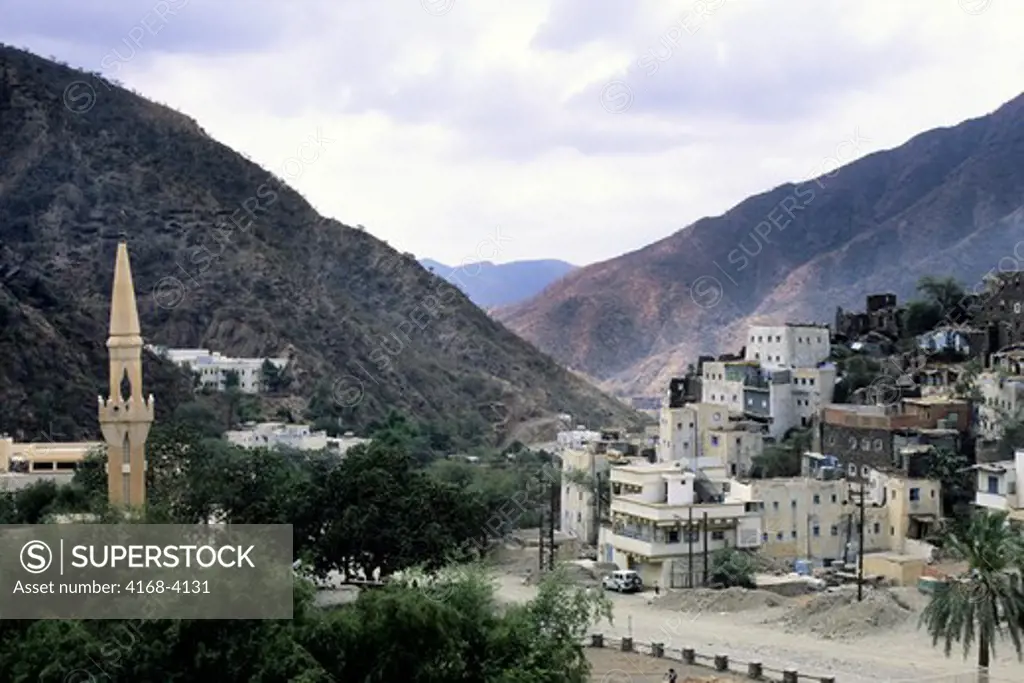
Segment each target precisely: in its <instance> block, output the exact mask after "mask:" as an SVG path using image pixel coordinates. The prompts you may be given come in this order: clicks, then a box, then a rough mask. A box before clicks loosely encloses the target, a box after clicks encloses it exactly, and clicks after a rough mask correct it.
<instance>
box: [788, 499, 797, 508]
mask: <svg viewBox="0 0 1024 683" xmlns="http://www.w3.org/2000/svg"><path fill="white" fill-rule="evenodd" d="M789 507H791V508H793V509H794V510H796V501H795V500H791V501H789Z"/></svg>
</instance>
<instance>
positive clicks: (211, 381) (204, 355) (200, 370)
mask: <svg viewBox="0 0 1024 683" xmlns="http://www.w3.org/2000/svg"><path fill="white" fill-rule="evenodd" d="M149 349H150V350H151V351H153V352H154V353H156V354H158V355H162V356H164V357H166V358H167V359H168V360H170V361H171V362H172V363H174V364H175V365H178V366H181V367H184V366H186V365H187V366H188V367H189V368H191V370H192V372H194V373H196V374H197V375H198V376H199V382H200V384H201V385H202V386H204V387H210V388H212V389H216V390H217V391H224V388H225V385H226V382H227V377H228V373H230V372H235V373H237V374H238V385H239V387H238V388H239V391H241V392H242V393H245V394H257V393H259V392H260V391H261V389H262V385H263V363H264V362H265V361H270V362H271V363H273V364H274V365H275V366H276V367H277V368H278V369H279V370H281V369H284V367H285V366H286V365H288V359H287V358H230V357H228V356H223V355H221V354H220V353H218V352H216V351H212V352H211V351H210V350H209V349H170V348H166V347H162V346H151V347H149Z"/></svg>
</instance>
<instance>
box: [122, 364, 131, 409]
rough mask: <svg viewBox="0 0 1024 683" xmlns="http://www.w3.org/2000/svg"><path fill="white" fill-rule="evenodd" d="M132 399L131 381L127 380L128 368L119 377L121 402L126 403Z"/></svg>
mask: <svg viewBox="0 0 1024 683" xmlns="http://www.w3.org/2000/svg"><path fill="white" fill-rule="evenodd" d="M131 397H132V381H131V380H130V379H128V368H125V369H124V374H123V375H121V400H122V401H127V400H128V399H129V398H131Z"/></svg>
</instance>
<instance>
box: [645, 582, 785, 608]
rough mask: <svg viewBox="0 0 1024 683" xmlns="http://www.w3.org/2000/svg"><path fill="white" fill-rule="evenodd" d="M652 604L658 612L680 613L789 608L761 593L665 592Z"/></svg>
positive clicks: (781, 599) (779, 598)
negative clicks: (664, 610)
mask: <svg viewBox="0 0 1024 683" xmlns="http://www.w3.org/2000/svg"><path fill="white" fill-rule="evenodd" d="M654 604H655V605H657V606H658V607H659V608H661V609H670V610H678V611H682V612H745V611H747V610H757V609H765V608H766V607H781V606H784V605H788V604H789V600H787V599H786V598H784V597H782V596H780V595H776V594H775V593H771V592H769V591H763V590H750V589H747V588H725V589H722V590H714V589H711V588H693V589H690V590H678V591H672V592H671V593H666V594H665V595H663V596H662V597H661V598H659V599H658V600H656V601H655V603H654Z"/></svg>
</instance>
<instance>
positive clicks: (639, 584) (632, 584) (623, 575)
mask: <svg viewBox="0 0 1024 683" xmlns="http://www.w3.org/2000/svg"><path fill="white" fill-rule="evenodd" d="M601 586H602V587H603V588H604V589H605V590H609V591H616V592H618V593H636V592H637V591H641V590H643V588H644V582H643V579H641V578H640V575H639V574H637V573H636V572H635V571H633V570H632V569H617V570H615V571H613V572H612V573H611V574H609V575H608V576H606V577H604V579H602V580H601Z"/></svg>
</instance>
